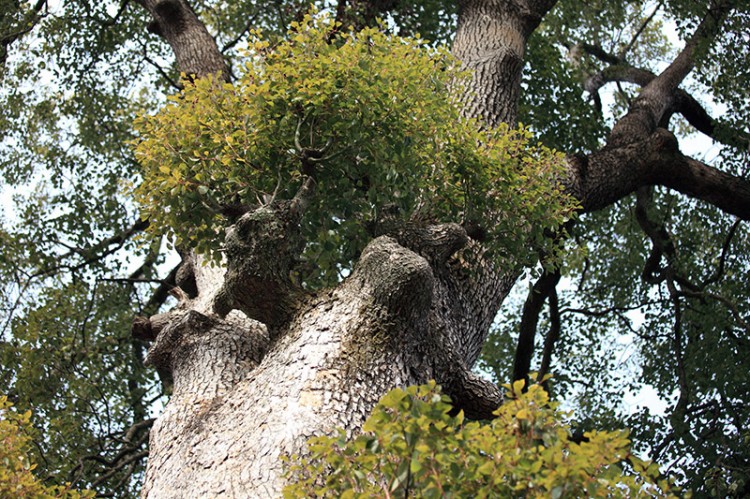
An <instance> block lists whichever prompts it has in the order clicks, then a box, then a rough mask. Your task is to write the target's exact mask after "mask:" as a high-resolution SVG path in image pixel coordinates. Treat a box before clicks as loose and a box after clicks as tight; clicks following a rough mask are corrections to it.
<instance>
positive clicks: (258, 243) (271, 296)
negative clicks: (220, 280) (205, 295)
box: [213, 202, 304, 334]
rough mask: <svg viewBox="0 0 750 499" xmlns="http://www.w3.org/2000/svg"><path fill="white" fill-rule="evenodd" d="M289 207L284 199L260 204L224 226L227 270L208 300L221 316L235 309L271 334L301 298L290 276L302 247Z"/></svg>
mask: <svg viewBox="0 0 750 499" xmlns="http://www.w3.org/2000/svg"><path fill="white" fill-rule="evenodd" d="M292 208H293V207H292V205H291V204H290V203H289V202H284V203H275V204H274V205H272V206H264V207H261V208H258V209H256V210H254V211H251V212H248V213H246V214H244V215H243V216H242V217H240V219H239V220H238V221H237V223H236V224H234V225H232V226H231V227H229V228H228V229H227V235H226V257H227V272H226V276H225V279H224V284H223V286H222V288H221V289H220V290H219V292H218V293H217V295H216V298H215V299H214V303H213V308H214V311H215V312H216V313H217V314H219V315H220V316H221V317H224V316H226V314H228V313H229V312H230V311H231V310H234V309H238V310H241V311H242V312H244V313H245V315H247V316H248V317H250V318H251V319H255V320H257V321H260V322H262V323H264V324H266V325H267V326H268V328H269V330H270V332H271V334H273V332H274V331H277V330H278V329H279V328H280V327H282V326H283V325H285V324H286V323H287V322H288V321H289V319H291V317H292V315H293V314H294V312H295V311H296V309H297V306H298V303H299V301H300V300H301V298H302V297H303V296H304V292H303V290H302V288H301V287H300V286H299V285H298V284H297V283H295V282H293V281H292V278H291V274H290V273H291V271H292V270H293V269H294V267H295V266H296V264H297V262H298V259H299V255H300V253H301V252H302V249H303V247H304V240H303V239H302V237H301V235H300V227H299V221H300V214H299V211H298V210H295V209H292Z"/></svg>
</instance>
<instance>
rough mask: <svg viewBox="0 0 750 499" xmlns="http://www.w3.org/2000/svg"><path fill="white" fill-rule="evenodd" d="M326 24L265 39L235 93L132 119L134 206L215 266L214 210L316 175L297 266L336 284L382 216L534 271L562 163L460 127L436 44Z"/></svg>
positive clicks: (219, 87) (457, 86)
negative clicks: (442, 232)
mask: <svg viewBox="0 0 750 499" xmlns="http://www.w3.org/2000/svg"><path fill="white" fill-rule="evenodd" d="M334 28H336V26H335V25H334V24H332V23H331V22H330V21H328V20H327V19H326V18H325V17H321V18H318V19H317V20H313V19H312V18H310V17H307V18H306V19H305V20H304V21H303V22H302V23H301V24H295V25H293V31H292V32H290V39H289V40H288V41H285V42H281V43H279V44H278V45H276V46H273V47H270V46H269V43H268V42H267V41H263V40H262V39H260V38H259V39H257V40H256V42H255V44H254V46H253V49H252V50H251V52H250V54H249V60H248V62H247V63H246V65H245V72H244V73H243V75H242V76H241V78H240V80H239V81H238V82H237V83H236V84H234V85H232V84H228V83H222V82H221V81H220V80H219V79H217V78H215V77H208V78H204V79H200V80H198V81H196V82H195V84H194V85H191V84H188V85H187V86H186V89H185V90H184V91H183V92H181V93H180V94H179V95H177V96H175V97H173V98H171V101H170V104H169V105H168V106H167V107H166V108H165V109H163V110H162V111H160V112H159V113H158V114H156V115H155V116H151V117H143V118H141V119H139V120H138V121H137V122H136V126H137V128H138V130H139V132H140V134H141V138H140V139H139V140H138V141H137V142H136V156H137V158H138V160H139V161H140V162H141V164H142V165H143V169H144V182H143V183H142V184H141V185H140V186H139V187H138V189H137V191H136V194H137V198H138V200H139V201H140V203H141V205H142V206H143V208H144V217H148V218H149V220H150V221H151V227H152V228H153V230H155V231H158V232H160V233H165V234H167V235H168V236H169V237H174V238H176V240H177V242H178V243H180V244H186V245H190V246H192V247H194V248H196V250H198V251H200V252H203V253H211V254H213V255H214V256H217V254H218V250H219V249H220V245H221V239H220V238H218V237H217V236H216V232H217V230H218V229H219V228H220V227H221V226H222V220H221V216H220V212H221V210H222V207H224V206H229V205H236V204H253V203H265V202H268V200H269V199H290V198H291V197H292V196H294V194H295V192H296V190H297V189H298V188H299V186H300V184H301V182H302V180H303V178H304V177H305V176H307V175H311V176H313V177H314V178H315V180H316V183H317V199H316V202H315V203H313V207H312V208H311V209H310V211H309V213H308V214H307V217H306V220H305V223H304V227H303V231H304V233H305V235H306V236H307V240H308V241H309V242H310V244H309V245H308V248H307V250H306V254H305V258H306V259H307V260H308V261H309V262H311V263H312V266H317V267H319V268H320V269H321V270H320V271H321V272H322V273H323V275H324V276H326V275H327V276H328V279H327V280H328V281H329V282H331V281H332V279H331V273H332V272H335V271H336V269H337V268H339V267H340V266H348V265H349V264H350V262H351V260H352V258H354V257H355V256H356V255H357V254H358V253H359V251H361V249H362V248H363V246H364V244H365V243H366V242H367V240H368V237H369V236H368V235H367V234H366V232H365V231H364V227H365V226H366V224H367V223H368V222H370V221H372V220H374V219H375V218H376V217H377V216H378V210H381V209H383V207H386V206H396V207H398V208H399V210H400V213H402V214H403V215H404V217H405V218H419V219H422V220H432V221H442V220H451V221H462V220H464V221H466V220H471V221H474V222H478V223H480V224H481V225H482V226H483V227H486V228H487V229H488V230H489V232H490V237H491V238H492V241H493V242H492V248H493V249H494V250H495V251H496V254H497V256H498V257H499V258H503V257H505V258H507V260H508V261H513V263H518V261H519V260H520V261H521V262H524V261H525V260H527V259H531V258H532V255H533V254H532V253H531V252H530V251H529V250H528V242H529V241H535V242H538V243H539V244H541V243H542V240H543V238H542V233H543V231H544V229H545V228H550V227H555V226H557V225H559V224H560V223H562V222H563V221H564V219H565V217H567V216H569V215H570V212H571V209H572V203H571V202H570V201H569V200H568V199H566V198H565V197H564V196H563V195H562V194H561V193H560V192H559V187H558V185H557V183H556V182H555V181H554V180H555V178H559V175H560V174H561V171H562V170H561V156H560V155H559V154H557V153H555V152H553V151H551V150H549V149H547V148H545V147H542V146H536V145H533V144H532V143H531V135H530V133H529V132H528V131H526V130H524V129H518V130H511V129H508V127H505V126H501V127H499V128H498V129H496V130H492V131H478V128H479V127H478V126H477V124H476V123H474V122H472V121H470V120H467V119H464V118H462V117H461V115H460V112H459V107H458V105H457V103H456V102H454V101H453V100H452V99H451V97H450V95H451V92H460V91H463V88H462V87H463V82H464V81H465V78H466V75H465V74H464V73H462V72H461V71H459V70H458V69H457V67H458V64H457V63H456V61H454V60H453V59H452V58H451V57H450V55H449V54H448V53H447V51H446V50H445V49H444V48H439V49H428V48H426V47H425V42H424V41H422V40H421V39H420V38H412V39H407V38H399V37H396V36H390V35H386V34H384V33H382V32H381V31H380V30H378V29H374V28H372V29H371V28H367V29H364V30H362V31H360V32H359V33H340V32H336V33H332V31H331V30H333V29H334ZM310 151H313V152H310ZM311 155H313V156H320V157H313V158H312V159H311V158H310V156H311ZM333 282H335V279H333Z"/></svg>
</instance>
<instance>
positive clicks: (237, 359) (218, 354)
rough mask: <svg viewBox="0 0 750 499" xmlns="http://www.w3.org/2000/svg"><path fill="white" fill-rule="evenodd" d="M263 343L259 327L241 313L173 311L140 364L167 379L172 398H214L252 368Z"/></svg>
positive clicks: (263, 350) (263, 334)
mask: <svg viewBox="0 0 750 499" xmlns="http://www.w3.org/2000/svg"><path fill="white" fill-rule="evenodd" d="M268 343H269V341H268V336H267V334H266V332H265V330H264V328H263V327H262V326H260V325H259V324H257V323H253V322H251V321H248V320H247V319H245V318H243V317H241V314H236V313H235V314H232V315H231V316H229V317H227V319H226V320H221V319H217V318H213V317H208V316H206V315H203V314H201V313H200V312H196V311H195V310H188V311H180V312H179V313H174V312H173V313H172V314H171V321H170V322H169V324H168V325H167V326H165V327H164V328H163V329H162V330H161V332H160V333H159V334H158V336H157V337H156V342H155V343H154V345H153V346H152V347H151V349H150V350H149V352H148V355H147V356H146V361H145V363H146V365H153V366H155V367H156V369H157V370H158V371H159V372H161V373H165V374H167V375H171V378H172V379H174V392H173V397H178V396H182V395H185V394H188V393H189V394H191V396H193V397H198V398H213V397H215V396H217V395H220V394H221V393H223V392H224V391H226V389H227V388H229V387H230V386H233V385H234V384H235V383H237V382H238V381H239V380H240V379H242V378H243V377H244V376H245V375H246V374H247V373H248V372H250V371H251V370H252V369H254V368H255V367H256V366H257V365H258V364H259V363H260V361H261V359H262V358H263V356H264V355H265V353H266V351H267V349H268Z"/></svg>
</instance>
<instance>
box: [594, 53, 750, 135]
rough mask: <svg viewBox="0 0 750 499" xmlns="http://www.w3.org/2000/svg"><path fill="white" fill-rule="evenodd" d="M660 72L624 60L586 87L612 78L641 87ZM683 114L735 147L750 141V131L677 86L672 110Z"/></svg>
mask: <svg viewBox="0 0 750 499" xmlns="http://www.w3.org/2000/svg"><path fill="white" fill-rule="evenodd" d="M584 49H585V48H584ZM656 77H657V75H655V74H654V73H652V72H651V71H648V70H645V69H641V68H636V67H633V66H628V65H626V64H623V63H622V62H621V61H618V62H617V63H615V64H613V65H612V66H609V67H607V68H605V69H603V70H602V71H601V72H599V73H597V74H595V75H593V76H591V77H589V78H588V79H587V80H586V83H585V85H584V88H585V89H586V91H587V92H589V93H590V94H592V95H594V94H596V93H597V92H598V91H599V90H600V89H601V88H602V87H603V86H604V85H606V84H607V83H611V82H627V83H634V84H636V85H639V86H641V87H645V86H647V85H648V84H649V83H651V82H652V81H653V80H654V79H655V78H656ZM670 111H674V112H676V113H679V114H681V115H682V116H683V117H684V118H685V119H686V120H687V122H688V123H690V125H692V126H693V127H694V128H695V129H696V130H698V131H699V132H701V133H703V134H705V135H706V136H708V137H711V138H712V139H713V140H716V141H717V142H721V143H723V144H726V145H730V146H733V147H739V148H746V147H748V145H750V135H749V134H747V133H746V132H744V131H742V130H738V129H729V128H727V127H723V126H721V124H719V123H718V122H717V121H716V120H715V119H714V118H713V117H712V116H711V115H710V114H709V113H708V111H706V109H705V108H704V107H703V106H702V105H701V103H700V102H698V101H697V100H696V99H695V98H694V97H693V96H692V95H691V94H690V93H688V92H686V91H685V90H682V89H680V88H678V89H677V90H675V93H674V101H673V106H672V110H670Z"/></svg>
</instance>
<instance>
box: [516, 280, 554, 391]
mask: <svg viewBox="0 0 750 499" xmlns="http://www.w3.org/2000/svg"><path fill="white" fill-rule="evenodd" d="M559 281H560V271H559V270H555V271H553V272H547V271H545V272H544V273H543V274H542V276H541V277H540V278H539V279H538V280H537V281H536V282H535V283H534V286H532V288H531V289H530V290H529V294H528V296H527V297H526V302H525V303H524V305H523V313H522V316H521V325H520V333H519V336H518V343H517V346H516V357H515V361H514V363H513V381H516V380H519V379H524V380H525V379H528V376H529V370H530V368H531V358H532V356H533V355H534V338H535V337H536V328H537V324H538V323H539V315H540V313H541V311H542V307H543V306H544V302H545V301H546V300H547V297H549V296H550V293H552V292H553V291H554V289H555V286H557V283H558V282H559Z"/></svg>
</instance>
